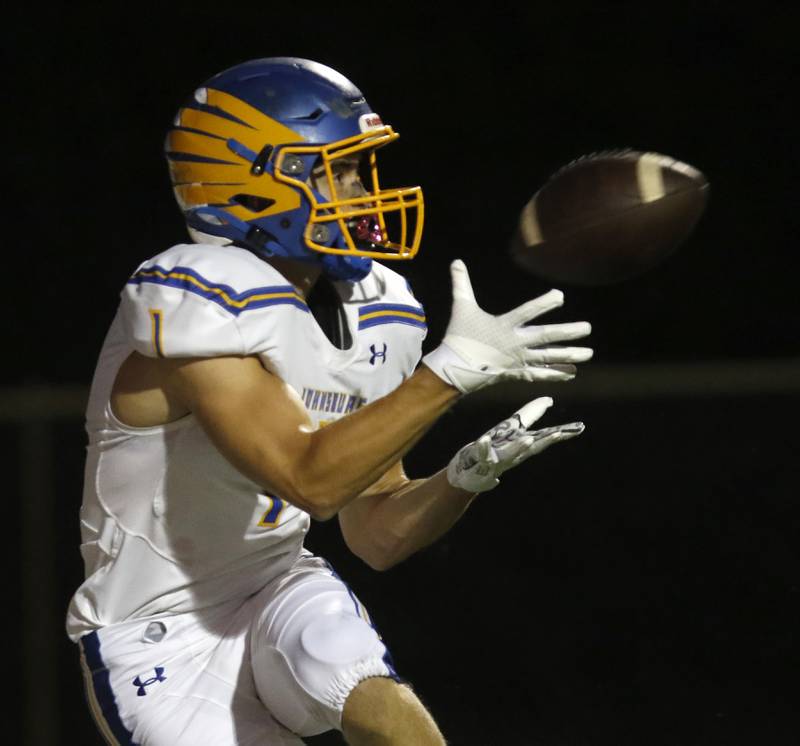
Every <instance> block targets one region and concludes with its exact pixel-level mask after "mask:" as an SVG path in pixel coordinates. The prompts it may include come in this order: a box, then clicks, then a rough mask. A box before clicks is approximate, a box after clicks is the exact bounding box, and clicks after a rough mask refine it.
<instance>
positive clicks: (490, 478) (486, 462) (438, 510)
mask: <svg viewBox="0 0 800 746" xmlns="http://www.w3.org/2000/svg"><path fill="white" fill-rule="evenodd" d="M552 404H553V400H552V399H550V398H549V397H540V398H538V399H534V400H533V401H531V402H528V404H526V405H525V406H524V407H522V408H521V409H519V410H517V411H516V412H514V414H512V415H511V416H510V417H508V418H507V419H505V420H503V421H502V422H500V423H499V424H498V425H496V426H495V427H493V428H492V429H491V430H489V431H488V432H486V433H484V434H483V435H482V436H481V437H480V438H478V439H477V440H475V441H473V442H472V443H468V444H467V445H465V446H464V447H463V448H461V449H460V450H459V451H458V452H457V453H456V454H455V456H453V458H452V459H451V461H450V463H449V464H448V466H447V467H446V468H445V469H442V470H441V471H440V472H438V473H436V474H434V475H433V476H432V477H429V478H428V479H418V480H413V481H410V480H408V478H407V477H406V476H405V473H404V471H403V468H402V465H401V464H396V465H395V467H393V468H392V469H391V470H390V471H389V472H387V474H386V475H385V476H384V477H383V478H382V479H381V480H379V481H378V482H377V483H376V484H375V485H373V486H372V487H370V489H368V490H367V491H366V492H365V493H364V494H363V495H362V496H361V497H360V498H359V499H358V500H355V501H353V502H352V503H350V504H349V505H348V506H347V507H346V508H344V509H343V510H342V511H341V512H340V513H339V522H340V524H341V527H342V534H343V535H344V538H345V541H346V542H347V545H348V546H349V547H350V549H351V551H353V552H354V553H355V554H356V555H358V556H359V557H361V559H363V560H364V561H365V562H366V563H367V564H369V565H370V566H371V567H373V568H374V569H376V570H386V569H388V568H390V567H392V566H393V565H396V564H397V563H398V562H402V561H403V560H404V559H406V558H407V557H409V556H411V555H412V554H414V553H415V552H417V551H419V550H420V549H423V548H424V547H426V546H428V545H430V544H432V543H433V542H435V541H436V540H437V539H439V538H440V537H441V536H442V535H443V534H445V533H446V532H447V531H448V530H449V529H450V528H451V527H452V526H453V524H454V523H456V521H457V520H458V519H459V518H460V517H461V516H462V515H463V513H464V512H465V511H466V509H467V508H468V507H469V505H470V503H471V502H472V500H473V499H474V498H475V496H476V494H478V493H479V492H486V491H487V490H491V489H493V488H494V487H496V486H497V485H498V484H499V482H500V476H501V475H502V474H503V473H504V472H506V471H508V470H509V469H512V468H514V467H515V466H519V465H520V464H522V463H523V462H524V461H527V460H528V459H529V458H530V457H531V456H534V455H536V454H538V453H541V452H542V451H544V450H545V449H546V448H548V447H549V446H551V445H553V444H554V443H561V442H565V441H567V440H569V439H571V438H574V437H576V436H577V435H580V434H581V433H582V432H583V430H584V426H583V423H581V422H571V423H568V424H564V425H556V426H555V427H546V428H542V429H537V430H531V429H530V427H531V425H533V423H534V422H536V421H537V420H538V419H539V418H540V417H541V416H542V415H543V414H544V412H545V411H546V410H547V409H548V408H549V407H550V406H551V405H552Z"/></svg>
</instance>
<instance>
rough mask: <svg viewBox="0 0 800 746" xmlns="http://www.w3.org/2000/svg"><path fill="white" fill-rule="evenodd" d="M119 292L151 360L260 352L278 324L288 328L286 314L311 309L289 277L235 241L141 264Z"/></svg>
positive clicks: (186, 247)
mask: <svg viewBox="0 0 800 746" xmlns="http://www.w3.org/2000/svg"><path fill="white" fill-rule="evenodd" d="M121 296H122V301H121V306H120V307H121V311H122V319H123V323H124V326H125V330H126V335H127V337H128V339H129V340H130V341H131V343H132V345H133V347H134V349H136V351H137V352H139V353H141V354H143V355H147V356H148V357H215V356H220V355H251V354H257V353H259V352H262V351H263V350H264V349H266V348H269V347H270V346H271V345H272V344H274V340H271V339H270V337H271V336H273V335H274V333H275V331H276V329H278V328H280V329H282V331H283V332H284V333H286V332H287V331H290V327H291V325H292V323H291V319H289V320H288V322H287V316H286V314H287V313H288V314H290V315H292V314H294V315H297V314H302V313H308V307H307V306H306V303H305V301H304V300H303V298H302V297H301V296H299V295H298V294H297V292H296V291H295V289H294V287H292V285H291V284H289V282H288V281H287V280H286V278H284V277H283V275H281V274H280V273H279V272H278V271H277V270H276V269H274V268H273V267H272V266H270V265H269V264H267V263H266V262H265V261H263V260H262V259H260V258H258V257H257V256H255V255H254V254H252V253H250V252H249V251H246V250H245V249H240V248H238V247H235V246H216V245H207V244H179V245H178V246H173V247H172V248H171V249H168V250H167V251H165V252H164V253H162V254H159V255H158V256H155V257H153V258H152V259H149V260H147V261H146V262H144V263H143V264H142V265H140V266H139V268H138V269H137V270H136V272H134V274H133V275H132V276H131V278H130V279H129V280H128V282H127V283H126V285H125V288H124V289H123V291H122V293H121ZM287 327H288V328H287Z"/></svg>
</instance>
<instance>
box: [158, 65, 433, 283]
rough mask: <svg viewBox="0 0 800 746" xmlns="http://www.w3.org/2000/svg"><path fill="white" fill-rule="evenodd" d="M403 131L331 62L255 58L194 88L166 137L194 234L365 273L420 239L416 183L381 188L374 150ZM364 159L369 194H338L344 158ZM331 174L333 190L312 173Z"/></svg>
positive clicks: (404, 253)
mask: <svg viewBox="0 0 800 746" xmlns="http://www.w3.org/2000/svg"><path fill="white" fill-rule="evenodd" d="M397 137H398V135H397V133H396V132H394V131H393V130H392V128H391V127H389V126H388V125H385V124H383V122H382V121H381V119H380V117H379V116H378V115H377V114H375V113H374V112H373V111H372V109H371V108H370V107H369V105H368V104H367V102H366V101H365V99H364V96H363V95H362V94H361V92H360V91H359V90H358V89H357V88H356V87H355V86H354V85H353V84H352V83H351V82H350V81H349V80H347V78H345V77H344V76H343V75H341V74H340V73H338V72H336V71H335V70H332V69H331V68H329V67H326V66H325V65H321V64H319V63H316V62H311V61H309V60H303V59H298V58H294V57H270V58H265V59H259V60H253V61H250V62H245V63H243V64H240V65H236V66H234V67H231V68H229V69H228V70H225V71H224V72H221V73H219V74H218V75H215V76H214V77H213V78H211V79H210V80H208V81H207V82H206V83H204V84H203V85H202V86H201V87H200V88H198V89H197V90H196V91H195V92H194V95H193V97H192V98H191V99H190V100H189V101H188V102H186V104H185V105H184V106H183V108H181V109H180V111H179V112H178V115H177V116H176V118H175V122H174V127H173V128H172V129H171V130H170V132H169V133H168V135H167V140H166V146H165V149H166V156H167V161H168V163H169V169H170V175H171V178H172V184H173V188H174V191H175V197H176V199H177V201H178V204H179V205H180V208H181V210H183V213H184V216H185V218H186V221H187V224H188V226H189V229H190V232H191V233H193V235H194V234H197V233H199V234H204V235H211V236H215V237H218V238H220V239H226V240H228V241H230V242H232V243H236V244H239V245H242V246H246V247H247V248H249V249H251V250H253V251H256V252H257V253H260V254H262V255H265V256H283V257H289V258H292V259H300V260H305V261H318V262H320V263H321V264H322V265H323V267H324V269H325V271H326V272H327V273H328V274H329V275H330V276H332V277H334V278H337V279H348V280H357V279H360V278H361V277H363V276H365V275H366V274H367V273H368V272H369V269H370V264H371V260H372V258H379V259H411V258H412V257H413V256H414V255H415V254H416V253H417V251H418V249H419V244H420V240H421V237H422V225H423V216H424V202H423V197H422V190H421V189H420V188H419V187H407V188H399V189H384V188H382V187H381V186H380V182H379V179H378V166H377V158H376V152H377V150H378V149H379V148H381V147H383V146H384V145H387V144H389V143H390V142H393V141H394V140H396V139H397ZM353 158H358V159H359V160H360V164H361V168H362V170H363V172H364V176H363V177H362V179H361V181H362V183H363V185H364V188H363V190H362V192H363V193H362V194H359V195H358V196H355V197H353V196H340V195H339V194H338V193H337V187H336V180H335V178H334V169H335V167H336V163H337V160H338V159H353ZM312 170H313V171H314V172H315V174H317V175H320V174H321V176H322V178H323V179H327V191H328V194H327V195H323V194H322V192H321V191H319V190H318V189H316V188H314V186H313V183H314V182H312V180H311V178H310V177H311V173H312Z"/></svg>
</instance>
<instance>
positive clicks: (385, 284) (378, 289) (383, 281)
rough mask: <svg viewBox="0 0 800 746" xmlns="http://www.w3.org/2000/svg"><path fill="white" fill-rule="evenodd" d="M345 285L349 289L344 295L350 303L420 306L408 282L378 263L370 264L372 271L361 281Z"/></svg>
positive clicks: (397, 273) (400, 275)
mask: <svg viewBox="0 0 800 746" xmlns="http://www.w3.org/2000/svg"><path fill="white" fill-rule="evenodd" d="M347 284H348V285H349V288H348V290H347V293H346V295H347V296H348V300H349V301H350V302H354V303H359V304H363V303H370V302H372V303H407V304H412V305H415V306H418V307H421V306H422V304H421V303H420V302H419V300H418V299H417V298H416V296H415V295H414V291H413V289H412V288H411V284H410V283H409V281H408V280H407V279H406V278H405V277H404V276H403V275H402V274H400V273H399V272H396V271H395V270H393V269H389V267H387V266H386V265H384V264H380V263H379V262H375V261H373V262H372V269H371V271H370V273H369V274H368V275H367V276H366V277H365V278H364V279H363V280H361V281H360V282H355V283H347Z"/></svg>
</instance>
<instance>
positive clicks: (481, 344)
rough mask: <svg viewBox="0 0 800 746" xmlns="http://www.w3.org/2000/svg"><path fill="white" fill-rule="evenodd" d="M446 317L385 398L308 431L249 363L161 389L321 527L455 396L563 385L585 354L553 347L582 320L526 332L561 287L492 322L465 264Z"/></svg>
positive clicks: (197, 365) (225, 362) (202, 368)
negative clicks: (437, 336)
mask: <svg viewBox="0 0 800 746" xmlns="http://www.w3.org/2000/svg"><path fill="white" fill-rule="evenodd" d="M452 274H453V297H454V301H453V311H452V315H451V319H450V323H449V325H448V328H447V333H446V335H445V338H444V340H443V342H442V344H441V345H440V347H439V348H438V349H437V350H435V351H434V352H433V353H431V355H429V356H426V358H425V363H426V364H425V365H424V366H420V368H419V369H418V370H417V371H416V372H415V373H414V374H413V375H412V376H411V377H410V378H408V379H407V380H406V381H405V382H404V383H403V384H402V385H401V386H399V387H398V388H397V389H396V390H395V391H393V392H392V393H390V394H388V395H387V396H385V397H383V398H381V399H379V400H377V401H374V402H372V403H370V404H369V405H367V406H365V407H363V408H362V409H360V410H358V411H356V412H354V413H352V414H350V415H348V416H347V417H344V418H342V419H341V420H338V421H336V422H334V423H332V424H331V425H329V426H328V427H325V428H322V429H321V430H317V431H313V430H312V428H311V425H310V421H309V418H308V414H307V412H306V410H305V408H304V406H303V404H302V402H301V401H300V400H299V398H298V397H297V395H296V394H294V392H293V390H292V389H291V388H290V387H289V386H287V385H286V384H285V383H284V382H283V381H281V380H280V379H279V378H277V377H276V376H274V375H271V374H270V373H268V372H267V371H266V370H265V369H264V368H263V367H262V365H261V364H260V362H259V361H258V359H257V358H255V357H241V358H239V357H219V358H206V359H190V360H187V359H183V360H181V359H171V360H165V361H163V365H165V366H167V369H168V373H167V375H166V380H165V383H164V389H165V391H166V393H167V395H168V398H169V399H170V400H171V401H173V402H177V405H178V408H180V407H183V408H185V410H187V411H190V412H192V413H193V414H194V415H195V416H196V417H197V419H198V420H199V421H200V422H201V423H202V425H203V427H204V429H205V430H206V432H207V434H208V435H209V437H210V438H211V439H212V441H213V442H214V444H215V445H216V446H217V448H219V450H220V451H221V452H222V453H223V454H224V455H225V456H226V457H227V458H228V460H229V461H231V463H233V464H234V465H235V466H236V467H237V468H238V469H239V470H240V471H242V473H244V474H245V475H247V476H248V477H250V478H251V479H253V480H254V481H256V482H257V483H258V484H260V485H262V486H263V488H264V489H266V490H268V491H270V492H273V493H274V494H276V495H279V496H281V497H282V498H284V499H285V500H287V501H289V502H291V503H293V504H295V505H297V506H298V507H300V508H302V509H303V510H306V511H307V512H309V513H310V514H311V515H312V516H314V517H316V518H320V519H326V518H330V517H332V516H333V515H335V514H336V513H337V512H339V510H341V509H342V508H343V507H344V506H345V505H347V504H348V503H350V502H351V501H352V500H354V499H355V498H356V497H358V495H360V494H361V493H362V492H363V491H364V490H366V489H367V488H368V487H369V486H370V485H372V484H374V483H375V482H376V481H377V480H378V479H380V478H381V477H382V476H383V475H384V474H385V473H386V472H387V471H388V470H389V469H390V468H391V467H392V466H393V465H394V464H396V463H397V462H398V461H399V460H400V459H401V458H402V457H403V456H404V455H405V454H406V453H407V452H408V451H409V449H410V448H411V447H412V446H413V445H414V443H416V442H417V441H418V440H419V439H420V438H421V437H422V435H424V433H425V432H426V431H427V430H428V428H430V426H431V425H432V424H433V423H434V422H435V421H436V420H437V419H438V418H439V417H440V416H441V415H442V414H443V413H444V412H445V411H446V410H447V409H448V408H449V407H451V406H452V405H453V403H454V402H455V401H456V399H457V398H458V395H459V392H461V393H468V392H470V391H474V390H476V389H478V388H481V387H482V386H485V385H489V384H492V383H496V382H498V381H501V380H509V379H517V380H527V381H539V380H568V379H569V378H571V377H572V376H573V375H574V372H575V366H574V363H576V362H580V361H583V360H587V359H588V358H589V357H591V350H590V349H588V348H584V347H560V346H557V345H558V343H559V342H562V341H564V340H569V339H576V338H579V337H583V336H585V335H587V334H588V333H589V332H590V327H589V325H588V324H587V323H585V322H579V323H575V324H551V325H544V326H533V325H529V324H527V322H529V321H530V320H532V319H535V318H537V317H538V316H540V315H542V314H543V313H545V312H547V311H548V310H551V309H553V308H555V307H557V306H559V305H561V303H562V302H563V296H562V295H561V293H559V292H558V291H551V292H550V293H547V294H546V295H543V296H541V297H540V298H537V299H535V300H532V301H529V302H528V303H525V304H523V305H522V306H520V307H519V308H516V309H514V310H512V311H509V312H508V313H506V314H503V315H501V316H492V315H491V314H488V313H486V312H485V311H483V310H481V309H480V308H479V307H478V305H477V303H476V302H475V297H474V294H473V293H472V287H471V285H470V282H469V276H468V275H467V271H466V267H464V265H463V263H462V262H454V263H453V268H452Z"/></svg>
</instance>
